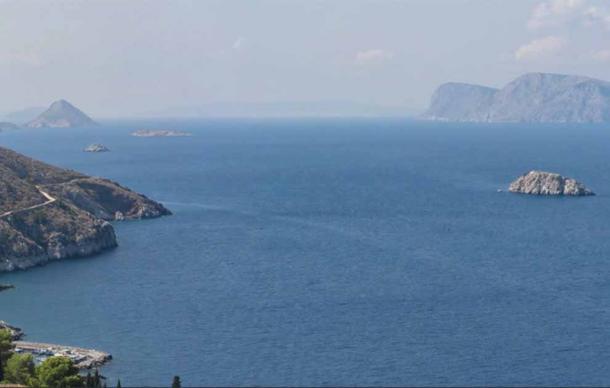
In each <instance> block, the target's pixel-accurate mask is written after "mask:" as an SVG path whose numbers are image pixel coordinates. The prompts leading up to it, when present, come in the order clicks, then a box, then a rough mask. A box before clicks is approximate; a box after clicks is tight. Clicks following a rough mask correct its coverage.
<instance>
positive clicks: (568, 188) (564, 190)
mask: <svg viewBox="0 0 610 388" xmlns="http://www.w3.org/2000/svg"><path fill="white" fill-rule="evenodd" d="M508 191H510V192H512V193H521V194H532V195H566V196H586V195H595V193H593V191H591V190H590V189H588V188H587V187H585V186H584V185H583V184H582V183H580V182H577V181H576V180H574V179H572V178H567V177H564V176H561V175H559V174H556V173H552V172H546V171H535V170H533V171H530V172H528V173H527V174H524V175H522V176H520V177H519V178H517V179H516V180H515V181H514V182H512V183H511V184H510V187H509V188H508Z"/></svg>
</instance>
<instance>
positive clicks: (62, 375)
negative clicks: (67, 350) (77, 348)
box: [32, 357, 85, 388]
mask: <svg viewBox="0 0 610 388" xmlns="http://www.w3.org/2000/svg"><path fill="white" fill-rule="evenodd" d="M32 385H33V386H34V387H41V388H47V387H48V388H55V387H57V388H81V387H84V386H85V381H84V379H83V378H82V377H81V376H79V374H78V369H76V367H75V366H74V364H73V363H72V361H71V360H70V359H69V358H67V357H49V358H47V359H46V360H44V361H43V362H42V363H41V364H40V365H38V366H37V367H36V376H35V378H34V381H33V384H32Z"/></svg>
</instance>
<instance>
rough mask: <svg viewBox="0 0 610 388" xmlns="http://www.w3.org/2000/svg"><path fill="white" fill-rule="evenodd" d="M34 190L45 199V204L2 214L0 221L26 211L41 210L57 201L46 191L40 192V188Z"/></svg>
mask: <svg viewBox="0 0 610 388" xmlns="http://www.w3.org/2000/svg"><path fill="white" fill-rule="evenodd" d="M36 189H37V190H38V191H39V192H40V194H42V195H43V196H44V197H45V198H46V199H47V200H46V202H44V203H39V204H37V205H34V206H29V207H25V208H23V209H17V210H11V211H8V212H5V213H2V214H0V219H2V218H6V217H8V216H11V215H13V214H17V213H23V212H26V211H30V210H34V209H38V208H41V207H43V206H47V205H50V204H52V203H53V202H55V201H57V198H53V197H52V196H51V195H50V194H49V193H47V192H46V191H44V190H42V189H41V188H40V186H38V185H36Z"/></svg>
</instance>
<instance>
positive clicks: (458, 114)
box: [422, 73, 610, 123]
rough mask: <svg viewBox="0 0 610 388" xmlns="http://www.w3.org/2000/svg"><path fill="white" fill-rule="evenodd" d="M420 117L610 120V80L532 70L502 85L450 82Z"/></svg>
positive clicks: (594, 121)
mask: <svg viewBox="0 0 610 388" xmlns="http://www.w3.org/2000/svg"><path fill="white" fill-rule="evenodd" d="M422 118H425V119H433V120H444V121H474V122H540V123H603V122H610V82H606V81H601V80H597V79H593V78H588V77H580V76H572V75H562V74H544V73H531V74H525V75H523V76H521V77H519V78H517V79H515V80H514V81H512V82H510V83H509V84H508V85H506V86H505V87H503V88H502V89H494V88H488V87H484V86H479V85H470V84H460V83H447V84H443V85H441V86H440V87H439V88H438V89H437V90H436V92H435V93H434V95H433V96H432V99H431V102H430V107H429V109H428V110H427V111H426V113H425V114H424V115H423V116H422Z"/></svg>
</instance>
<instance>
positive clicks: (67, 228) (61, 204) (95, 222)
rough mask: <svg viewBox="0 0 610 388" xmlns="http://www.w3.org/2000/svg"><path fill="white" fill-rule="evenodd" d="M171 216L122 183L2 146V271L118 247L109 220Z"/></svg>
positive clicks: (165, 210)
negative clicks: (72, 169)
mask: <svg viewBox="0 0 610 388" xmlns="http://www.w3.org/2000/svg"><path fill="white" fill-rule="evenodd" d="M169 214H171V213H170V211H169V210H167V209H166V208H165V207H163V205H161V204H159V203H157V202H155V201H152V200H150V199H148V198H147V197H145V196H144V195H141V194H138V193H136V192H133V191H131V190H129V189H127V188H125V187H123V186H121V185H119V184H118V183H115V182H112V181H110V180H107V179H103V178H95V177H89V176H86V175H83V174H80V173H78V172H75V171H71V170H65V169H61V168H57V167H53V166H50V165H48V164H45V163H42V162H39V161H36V160H34V159H31V158H28V157H26V156H24V155H21V154H18V153H16V152H14V151H11V150H8V149H6V148H0V272H1V271H11V270H15V269H25V268H29V267H32V266H35V265H40V264H44V263H46V262H48V261H51V260H59V259H64V258H68V257H80V256H87V255H91V254H95V253H98V252H100V251H102V250H105V249H108V248H112V247H115V246H116V245H117V242H116V236H115V232H114V228H113V227H112V225H111V224H110V223H109V222H108V221H115V220H123V219H142V218H153V217H160V216H163V215H169Z"/></svg>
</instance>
